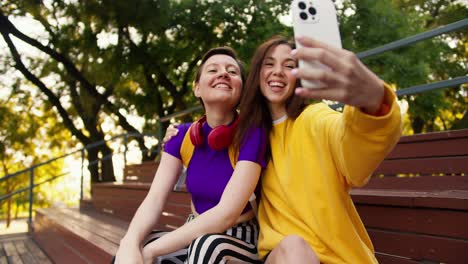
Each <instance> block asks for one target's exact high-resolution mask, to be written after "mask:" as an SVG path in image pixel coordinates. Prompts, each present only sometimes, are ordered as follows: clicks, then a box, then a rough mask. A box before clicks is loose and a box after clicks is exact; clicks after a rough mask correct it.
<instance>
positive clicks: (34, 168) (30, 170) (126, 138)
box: [0, 133, 160, 224]
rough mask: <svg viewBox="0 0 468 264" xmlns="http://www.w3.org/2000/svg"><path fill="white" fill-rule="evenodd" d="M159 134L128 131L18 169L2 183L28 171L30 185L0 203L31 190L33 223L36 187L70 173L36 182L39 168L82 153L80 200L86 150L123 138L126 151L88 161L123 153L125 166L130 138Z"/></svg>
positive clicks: (0, 180) (5, 177)
mask: <svg viewBox="0 0 468 264" xmlns="http://www.w3.org/2000/svg"><path fill="white" fill-rule="evenodd" d="M158 136H159V137H160V135H157V134H155V133H141V134H137V133H127V134H121V135H117V136H114V137H112V138H110V139H107V140H101V141H97V142H93V143H91V144H89V145H86V146H85V147H83V148H80V149H77V150H75V151H72V152H69V153H67V154H64V155H62V156H59V157H55V158H53V159H50V160H48V161H45V162H41V163H38V164H35V165H33V166H31V167H29V168H27V169H23V170H20V171H17V172H15V173H12V174H7V175H5V176H4V177H2V178H0V183H2V182H5V181H7V180H9V179H12V178H15V177H18V176H20V175H22V174H25V173H26V174H29V186H28V187H23V188H19V189H17V190H15V191H12V192H9V193H7V194H4V195H1V196H0V203H1V202H3V201H4V200H6V199H9V198H11V197H13V196H15V195H18V194H20V193H24V192H29V211H28V223H29V224H31V223H32V214H33V213H32V212H33V204H34V188H36V187H38V186H41V185H43V184H45V183H48V182H51V181H54V180H56V179H58V178H61V177H64V176H66V175H69V174H70V172H63V173H60V174H58V175H53V176H50V177H49V178H47V179H46V180H43V181H41V182H35V171H37V169H39V168H41V167H44V166H47V165H49V164H51V163H53V162H55V161H58V160H63V159H65V158H67V157H71V156H73V155H75V154H77V153H80V155H81V175H80V200H82V199H83V197H84V195H83V193H84V188H83V186H84V170H85V160H86V157H85V156H86V153H85V152H86V151H88V150H90V149H93V148H96V147H99V146H102V145H105V144H107V143H108V142H111V141H115V140H117V139H120V138H123V145H124V151H113V152H112V154H110V155H107V156H103V157H101V158H99V159H96V160H93V161H90V162H89V163H88V167H89V166H93V165H96V164H98V163H99V162H100V161H103V160H106V159H110V158H112V157H113V156H115V155H117V154H122V155H123V160H124V166H125V165H126V164H127V153H128V151H129V149H128V144H129V139H131V138H138V137H158Z"/></svg>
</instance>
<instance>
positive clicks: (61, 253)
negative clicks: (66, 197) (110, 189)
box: [32, 208, 128, 263]
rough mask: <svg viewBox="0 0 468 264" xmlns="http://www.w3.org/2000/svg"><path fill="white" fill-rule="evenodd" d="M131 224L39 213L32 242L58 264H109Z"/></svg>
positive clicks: (57, 211)
mask: <svg viewBox="0 0 468 264" xmlns="http://www.w3.org/2000/svg"><path fill="white" fill-rule="evenodd" d="M127 227H128V222H125V221H122V220H119V219H116V218H114V217H110V216H108V215H104V214H101V213H98V212H93V211H88V210H81V211H80V210H79V209H69V208H48V209H38V210H36V216H35V219H34V230H33V233H32V236H33V239H34V240H35V241H36V242H37V243H38V244H39V246H40V247H41V248H42V249H43V250H44V251H45V252H46V254H47V255H48V256H49V257H50V258H51V259H52V260H53V261H54V262H55V263H110V261H111V259H112V256H113V255H114V254H115V252H116V251H117V249H118V245H119V242H120V239H121V238H122V237H123V236H124V234H125V232H126V229H127Z"/></svg>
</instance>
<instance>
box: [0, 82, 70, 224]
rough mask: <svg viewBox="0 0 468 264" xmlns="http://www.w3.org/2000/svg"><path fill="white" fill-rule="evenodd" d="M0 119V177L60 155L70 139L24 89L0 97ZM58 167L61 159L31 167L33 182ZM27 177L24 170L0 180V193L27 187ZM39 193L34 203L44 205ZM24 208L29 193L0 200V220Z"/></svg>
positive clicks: (56, 171)
mask: <svg viewBox="0 0 468 264" xmlns="http://www.w3.org/2000/svg"><path fill="white" fill-rule="evenodd" d="M19 86H21V84H19V83H17V84H14V85H13V90H15V89H16V87H19ZM0 87H1V86H0ZM2 88H3V89H6V87H2ZM3 91H4V90H3ZM0 120H2V122H0V175H1V176H4V175H7V174H9V173H14V172H17V171H20V170H23V169H25V168H27V167H30V166H32V165H33V164H37V163H40V162H44V161H46V160H48V159H50V158H52V157H55V156H58V155H61V153H63V149H64V148H65V147H66V142H67V141H68V140H69V139H70V135H69V133H68V131H67V130H66V129H65V128H64V127H63V126H62V125H61V124H60V123H59V122H58V120H57V118H56V116H55V113H53V112H52V111H50V110H47V109H45V108H44V106H43V105H42V104H41V103H40V101H35V100H34V94H31V93H30V92H28V91H20V92H17V93H15V94H14V95H10V96H8V97H7V98H6V99H0ZM44 138H47V140H44ZM64 139H65V140H64ZM38 150H43V151H38ZM62 168H63V161H57V162H53V163H50V164H48V165H46V166H43V167H41V168H39V169H36V170H34V173H35V183H39V182H42V181H44V180H45V179H47V178H48V177H51V176H57V175H59V174H61V172H62ZM29 177H30V172H29V171H27V172H25V173H21V174H19V175H17V176H16V177H14V178H10V179H7V180H1V181H0V194H1V195H0V196H3V195H6V194H10V193H12V192H14V191H17V190H20V189H22V188H27V187H28V186H29V183H30V178H29ZM51 184H52V185H55V184H57V183H51ZM43 193H44V192H35V194H34V201H35V202H34V204H35V205H42V206H44V205H47V204H48V203H49V201H50V200H47V199H43V195H42V194H43ZM59 197H60V196H59ZM28 207H29V193H28V192H27V191H26V192H22V193H19V194H16V195H15V196H12V197H10V198H9V199H6V200H4V201H2V202H0V219H6V220H7V221H6V223H7V226H8V225H9V224H10V220H11V218H12V217H14V218H17V217H18V216H23V217H24V216H25V215H24V212H27V210H28Z"/></svg>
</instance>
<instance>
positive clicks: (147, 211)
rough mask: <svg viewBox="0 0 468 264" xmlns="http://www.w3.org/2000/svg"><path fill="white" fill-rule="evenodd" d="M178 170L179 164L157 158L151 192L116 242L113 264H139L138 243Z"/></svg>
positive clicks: (164, 157) (168, 157) (153, 222)
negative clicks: (158, 162) (114, 261)
mask: <svg viewBox="0 0 468 264" xmlns="http://www.w3.org/2000/svg"><path fill="white" fill-rule="evenodd" d="M181 169H182V162H181V161H180V160H179V159H177V158H175V157H173V156H171V155H169V154H167V153H164V152H163V154H162V156H161V162H160V164H159V167H158V170H157V172H156V175H155V177H154V179H153V183H152V184H151V188H150V190H149V192H148V194H147V195H146V197H145V199H144V200H143V202H142V203H141V205H140V207H138V210H137V211H136V213H135V215H134V216H133V219H132V221H131V223H130V226H129V228H128V231H127V233H126V234H125V236H124V237H123V238H122V240H121V241H120V245H119V249H118V251H117V254H116V263H117V264H118V263H143V257H142V253H141V243H142V241H143V239H144V238H145V236H147V235H148V234H149V233H150V231H151V230H152V229H153V227H154V226H155V225H156V223H157V222H158V220H159V217H160V215H161V213H162V210H163V207H164V204H165V202H166V200H167V196H168V194H169V193H170V191H171V190H172V188H173V186H174V184H175V182H176V181H177V177H178V176H179V174H180V171H181Z"/></svg>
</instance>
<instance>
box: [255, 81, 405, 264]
mask: <svg viewBox="0 0 468 264" xmlns="http://www.w3.org/2000/svg"><path fill="white" fill-rule="evenodd" d="M385 93H386V95H385V98H386V99H385V100H386V103H387V104H388V105H389V106H390V109H391V110H390V112H389V113H388V114H386V115H385V116H380V117H375V116H371V115H367V114H365V113H363V112H361V111H360V110H359V109H357V108H354V107H345V110H344V112H343V113H339V112H336V111H333V110H331V109H330V108H329V107H328V106H327V105H325V104H322V103H319V104H314V105H310V106H308V107H307V108H306V109H305V110H304V111H303V112H302V113H301V115H299V116H298V117H297V119H296V120H292V119H290V118H287V119H285V120H284V121H280V122H279V123H276V124H274V125H273V130H272V132H271V134H270V144H271V150H272V160H271V161H270V162H269V164H268V165H267V168H266V170H265V172H264V175H263V176H262V194H261V199H260V205H259V215H258V217H259V223H260V236H259V241H258V249H259V255H260V258H264V257H265V255H266V254H267V253H268V252H270V251H271V250H273V248H274V247H275V246H276V245H278V243H279V242H280V241H281V240H282V239H283V238H284V237H286V236H288V235H299V236H301V237H302V238H304V240H306V241H307V242H308V244H309V245H310V246H311V247H312V248H313V249H314V251H315V252H316V253H317V255H318V256H319V258H320V261H321V262H322V263H353V264H354V263H377V260H376V258H375V256H374V248H373V246H372V243H371V241H370V239H369V236H368V234H367V232H366V230H365V228H364V225H363V224H362V222H361V219H360V217H359V215H358V213H357V212H356V209H355V207H354V204H353V201H352V200H351V197H350V195H349V191H350V189H351V187H353V186H362V185H364V184H366V183H367V181H368V180H369V177H370V175H371V174H372V172H373V171H374V170H375V169H376V168H377V166H378V165H379V163H380V162H381V161H382V160H383V159H384V158H385V156H386V155H387V154H388V153H389V152H390V151H391V149H392V148H393V147H394V145H395V144H396V143H397V141H398V139H399V137H400V134H401V115H400V111H399V107H398V104H397V103H396V99H395V98H396V97H395V94H394V93H393V92H392V91H391V90H390V88H388V87H387V86H386V88H385Z"/></svg>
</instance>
